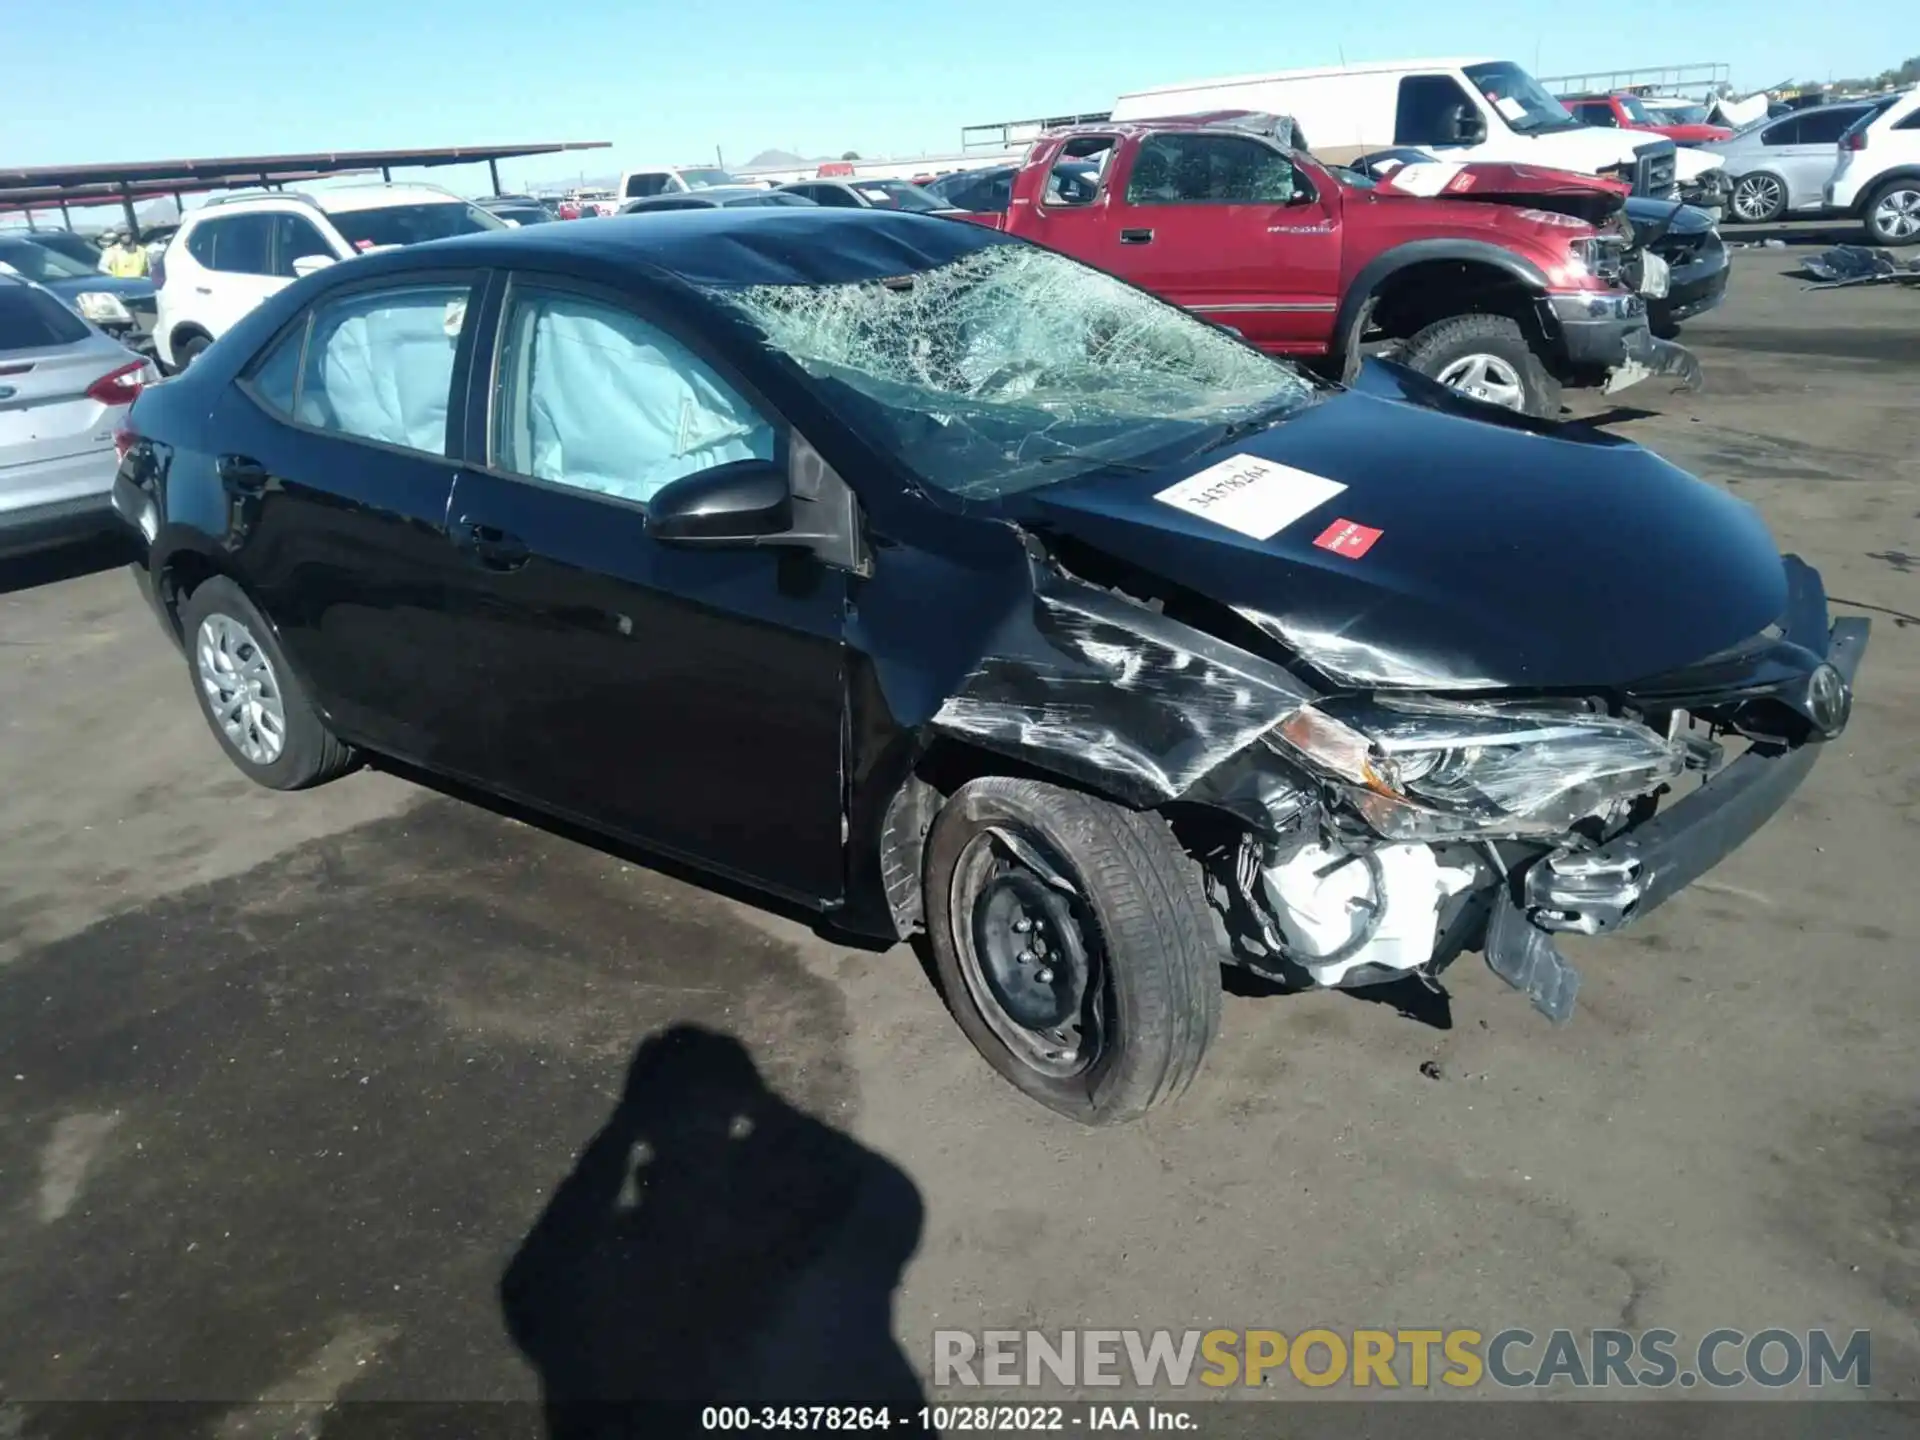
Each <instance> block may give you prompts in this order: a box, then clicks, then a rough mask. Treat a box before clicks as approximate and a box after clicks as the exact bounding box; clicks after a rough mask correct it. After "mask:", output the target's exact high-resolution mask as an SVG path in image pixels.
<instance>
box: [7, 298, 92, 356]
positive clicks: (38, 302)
mask: <svg viewBox="0 0 1920 1440" xmlns="http://www.w3.org/2000/svg"><path fill="white" fill-rule="evenodd" d="M86 338H87V327H86V325H85V323H84V322H82V321H81V319H80V317H79V316H78V315H76V314H74V313H73V312H72V311H71V310H69V309H67V307H66V306H64V305H62V304H61V303H60V302H59V301H58V300H56V299H54V298H53V297H52V296H51V295H49V294H47V293H46V292H45V291H44V290H34V289H31V288H29V287H28V286H25V285H0V352H4V351H8V350H39V349H43V348H44V347H46V346H48V345H71V344H73V342H74V341H76V340H84V339H86Z"/></svg>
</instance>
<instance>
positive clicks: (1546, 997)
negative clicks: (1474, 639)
mask: <svg viewBox="0 0 1920 1440" xmlns="http://www.w3.org/2000/svg"><path fill="white" fill-rule="evenodd" d="M1784 564H1785V566H1786V577H1787V591H1788V594H1789V604H1788V608H1787V612H1786V614H1785V615H1783V617H1782V623H1781V624H1776V625H1774V626H1770V627H1768V629H1767V630H1766V631H1764V632H1762V633H1760V634H1758V635H1755V636H1754V637H1753V638H1752V639H1751V640H1750V641H1749V642H1747V643H1745V644H1743V645H1741V646H1738V647H1735V648H1734V649H1732V650H1729V651H1727V652H1724V653H1722V654H1719V655H1715V656H1712V657H1710V658H1709V659H1707V660H1706V661H1703V662H1701V663H1699V664H1696V665H1693V666H1689V667H1687V668H1686V669H1685V670H1683V671H1681V672H1678V673H1675V674H1672V675H1669V676H1665V677H1661V678H1659V679H1656V680H1653V681H1650V682H1647V683H1646V684H1644V685H1640V686H1637V687H1635V688H1634V689H1633V690H1631V691H1620V690H1613V691H1612V692H1611V693H1609V692H1608V691H1602V690H1596V691H1595V692H1594V693H1591V694H1586V695H1569V694H1566V693H1555V694H1537V695H1525V694H1518V695H1516V694H1514V693H1512V690H1511V687H1510V686H1508V685H1507V683H1506V682H1504V681H1502V680H1500V679H1498V678H1494V677H1486V676H1475V675H1472V674H1470V673H1462V672H1461V671H1460V670H1459V668H1458V667H1449V666H1445V665H1437V664H1436V662H1435V658H1434V657H1433V656H1421V655H1412V654H1397V653H1395V652H1393V651H1392V650H1390V649H1387V648H1384V647H1380V646H1375V645H1370V644H1367V643H1364V642H1361V641H1358V640H1355V639H1352V638H1342V637H1339V636H1335V635H1329V634H1325V633H1319V632H1316V631H1315V630H1313V629H1312V628H1311V627H1310V626H1306V625H1302V624H1298V623H1292V622H1289V621H1288V620H1286V619H1283V618H1279V617H1274V616H1270V615H1267V614H1265V613H1262V612H1260V611H1256V610H1253V609H1251V608H1249V607H1224V606H1222V605H1220V604H1219V603H1217V602H1215V601H1212V600H1209V599H1206V598H1204V597H1201V596H1199V595H1197V594H1194V593H1192V592H1189V591H1186V590H1184V589H1182V588H1181V587H1179V586H1177V585H1173V584H1170V583H1165V582H1161V581H1159V580H1157V579H1156V578H1155V577H1153V576H1151V575H1148V574H1145V573H1143V572H1139V571H1135V570H1133V569H1132V568H1131V567H1129V566H1125V565H1122V564H1118V563H1116V562H1114V561H1112V560H1111V559H1110V558H1109V557H1106V556H1103V555H1100V554H1098V553H1097V552H1092V551H1089V550H1086V549H1084V548H1082V547H1080V546H1078V545H1076V544H1075V543H1074V542H1072V541H1070V540H1066V539H1064V538H1058V537H1056V538H1055V539H1054V541H1053V542H1052V543H1051V544H1049V545H1047V546H1045V548H1044V549H1043V548H1041V547H1040V546H1038V545H1036V547H1035V552H1034V554H1033V568H1034V581H1035V600H1036V612H1035V613H1036V618H1037V622H1038V623H1037V625H1036V629H1037V630H1038V631H1039V633H1040V635H1041V636H1043V637H1044V638H1045V640H1046V642H1047V648H1048V649H1049V650H1050V651H1051V652H1052V653H1051V654H1048V655H1044V656H1043V655H1042V654H1040V653H1037V652H1036V651H1035V650H1034V649H1033V648H1032V647H1031V645H1026V646H1022V647H1016V646H1014V645H1007V646H1005V647H1004V648H1003V649H1001V650H999V652H998V653H993V654H990V655H989V656H988V657H987V659H986V660H985V661H984V662H983V663H982V664H981V665H980V666H979V667H978V668H977V669H976V670H975V671H974V673H973V674H972V676H970V677H969V679H968V681H967V683H966V684H965V685H963V686H962V687H961V689H960V690H959V691H958V692H957V693H956V694H955V695H954V696H952V697H951V698H950V699H949V700H948V702H947V703H946V704H945V705H944V706H943V707H942V709H941V710H940V713H939V714H938V715H937V716H936V717H935V718H934V722H933V723H934V726H935V727H936V728H938V729H944V730H947V731H950V732H952V733H955V734H962V735H966V736H968V737H969V738H971V739H973V740H974V741H976V742H977V743H983V744H986V745H988V746H990V747H992V748H997V749H1002V750H1005V751H1008V752H1009V753H1025V754H1028V755H1033V754H1036V753H1044V754H1047V755H1048V756H1049V758H1050V760H1051V761H1052V763H1054V764H1056V765H1058V766H1059V767H1060V768H1064V769H1068V770H1070V771H1072V770H1076V769H1077V770H1079V771H1081V772H1082V773H1084V774H1085V775H1086V777H1087V778H1088V779H1089V780H1091V781H1097V782H1102V783H1104V785H1106V786H1108V787H1111V786H1113V785H1115V784H1116V783H1117V784H1118V785H1119V786H1120V787H1121V788H1122V789H1123V790H1125V791H1126V792H1127V794H1128V798H1129V799H1130V801H1132V802H1133V803H1136V804H1139V805H1141V806H1143V807H1146V806H1155V807H1160V808H1164V809H1165V810H1166V811H1167V813H1169V814H1170V815H1172V816H1174V817H1175V819H1176V827H1177V828H1179V829H1181V830H1182V832H1183V835H1185V836H1187V837H1190V839H1189V845H1190V849H1191V852H1192V853H1193V854H1194V855H1195V856H1196V857H1197V858H1198V859H1199V860H1200V861H1201V863H1202V864H1203V866H1204V868H1205V872H1206V880H1207V887H1208V893H1209V896H1210V898H1211V899H1212V901H1213V903H1214V905H1215V907H1216V909H1217V910H1218V912H1219V914H1220V916H1221V918H1222V921H1223V922H1224V925H1225V928H1226V931H1227V935H1228V938H1229V942H1230V946H1231V954H1230V956H1229V957H1228V958H1229V959H1230V961H1231V962H1232V963H1235V964H1237V965H1240V966H1243V967H1245V968H1246V969H1249V970H1251V971H1253V972H1255V973H1257V974H1259V975H1261V976H1263V977H1265V978H1267V979H1269V980H1272V981H1276V982H1279V983H1281V984H1283V985H1286V986H1289V987H1292V988H1352V987H1358V986H1368V985H1376V984H1381V983H1384V982H1387V981H1391V980H1395V979H1400V978H1403V977H1407V976H1418V977H1422V978H1425V979H1428V980H1431V979H1432V978H1433V977H1435V976H1437V975H1438V973H1439V972H1440V971H1441V970H1443V969H1444V968H1445V967H1446V966H1447V965H1449V964H1451V963H1452V962H1453V961H1454V960H1455V959H1457V958H1458V957H1459V956H1460V955H1461V954H1462V953H1463V952H1464V951H1466V950H1469V949H1476V948H1477V949H1480V950H1482V951H1483V952H1484V953H1485V955H1486V958H1487V960H1488V963H1489V965H1490V966H1491V967H1492V968H1493V969H1494V970H1495V971H1496V973H1499V974H1500V975H1501V976H1502V978H1503V979H1506V980H1507V981H1508V982H1509V983H1510V984H1513V985H1514V986H1515V987H1516V988H1518V989H1521V990H1523V991H1524V992H1525V993H1527V995H1528V996H1529V998H1530V999H1531V1000H1532V1001H1533V1003H1534V1005H1535V1007H1536V1008H1538V1009H1540V1010H1541V1011H1542V1012H1543V1013H1545V1014H1546V1015H1547V1016H1548V1017H1549V1018H1551V1019H1552V1020H1554V1021H1556V1022H1561V1021H1565V1020H1566V1019H1568V1018H1569V1017H1570V1015H1571V1013H1572V1009H1573V1004H1574V998H1575V995H1576V993H1577V989H1578V976H1577V974H1576V972H1575V971H1574V970H1573V968H1572V966H1571V965H1570V964H1568V963H1567V961H1566V960H1565V958H1564V957H1563V956H1561V955H1560V954H1559V952H1558V950H1557V949H1556V948H1555V946H1554V944H1553V938H1552V937H1553V936H1554V935H1556V934H1560V933H1575V934H1582V935H1601V934H1606V933H1609V932H1611V931H1613V930H1615V929H1618V928H1619V927H1620V926H1622V925H1624V924H1626V923H1628V922H1629V921H1631V920H1632V919H1634V918H1635V917H1636V916H1637V915H1638V914H1639V913H1640V912H1641V911H1642V910H1643V909H1647V908H1651V906H1652V905H1653V904H1655V903H1658V901H1659V900H1660V899H1663V898H1665V896H1666V895H1667V894H1670V893H1672V890H1674V889H1678V888H1679V887H1680V886H1681V885H1684V884H1685V883H1688V881H1690V880H1691V879H1692V878H1693V875H1694V874H1697V873H1699V870H1701V869H1705V868H1707V866H1709V865H1711V864H1712V863H1713V861H1714V860H1717V859H1718V858H1720V857H1719V854H1714V855H1712V856H1711V857H1709V858H1706V859H1705V860H1704V863H1702V864H1701V865H1699V867H1698V868H1697V869H1695V870H1694V871H1693V872H1692V873H1690V874H1687V875H1685V876H1684V877H1682V878H1680V879H1678V880H1677V881H1675V880H1674V878H1673V876H1672V875H1671V874H1668V873H1665V872H1664V871H1663V872H1662V873H1660V874H1656V870H1659V869H1660V864H1661V863H1662V862H1656V861H1654V860H1653V859H1652V857H1650V856H1649V857H1643V856H1641V855H1640V854H1638V853H1636V849H1637V846H1638V843H1639V842H1638V841H1637V839H1636V838H1635V837H1636V835H1637V834H1638V833H1639V831H1640V828H1641V827H1642V826H1644V825H1646V824H1647V822H1649V821H1650V820H1651V819H1652V817H1654V816H1655V814H1656V813H1663V814H1664V813H1666V810H1665V809H1664V808H1663V806H1662V801H1663V799H1666V798H1668V797H1671V796H1675V795H1677V793H1678V792H1679V791H1681V790H1683V789H1689V788H1691V789H1698V788H1700V787H1701V785H1702V784H1703V783H1704V784H1705V785H1707V786H1711V785H1712V784H1713V782H1714V780H1715V777H1717V776H1719V775H1720V774H1721V773H1722V772H1723V771H1724V770H1725V769H1726V768H1727V766H1728V765H1729V763H1730V762H1731V761H1732V760H1733V758H1734V755H1735V751H1736V750H1738V751H1740V752H1741V753H1752V754H1756V755H1759V756H1762V757H1764V756H1768V755H1773V754H1776V753H1786V750H1787V748H1788V747H1796V746H1797V747H1805V746H1806V745H1807V744H1808V743H1809V742H1816V741H1818V740H1820V739H1823V738H1825V737H1827V736H1830V735H1833V734H1837V733H1838V732H1839V730H1840V729H1841V728H1843V727H1844V725H1845V723H1846V719H1847V710H1848V706H1849V703H1850V697H1851V689H1850V673H1849V674H1842V673H1841V672H1840V671H1839V670H1837V669H1836V668H1835V666H1834V664H1832V663H1829V662H1828V660H1826V659H1825V658H1824V656H1825V654H1826V649H1825V646H1826V631H1825V614H1826V610H1825V596H1824V591H1823V590H1822V589H1821V587H1820V583H1819V578H1818V576H1817V575H1816V574H1815V573H1814V572H1813V571H1812V570H1811V569H1810V568H1808V567H1807V566H1805V565H1804V564H1802V563H1801V562H1800V561H1798V560H1797V559H1794V558H1793V557H1786V559H1785V561H1784ZM1070 567H1071V568H1070ZM1849 624H1854V625H1858V624H1859V622H1841V626H1842V627H1845V626H1847V625H1849ZM1789 626H1791V627H1792V628H1793V631H1794V633H1793V634H1792V635H1790V634H1789V633H1788V628H1787V627H1789ZM1809 626H1816V627H1817V628H1818V630H1819V636H1818V643H1819V646H1820V649H1819V650H1818V651H1817V652H1815V651H1811V650H1809V649H1808V648H1807V646H1806V645H1804V644H1802V643H1801V641H1802V640H1803V639H1805V638H1806V635H1807V629H1808V627H1809ZM1864 634H1865V632H1864V627H1862V628H1861V629H1860V631H1859V634H1858V641H1859V644H1860V645H1862V646H1863V645H1864ZM1229 635H1230V636H1231V637H1232V640H1231V641H1229V640H1227V639H1226V638H1224V637H1225V636H1229ZM1243 647H1244V648H1243ZM1016 648H1021V649H1024V651H1025V653H1018V654H1017V653H1014V652H1015V650H1016ZM1853 658H1854V659H1855V660H1857V654H1855V656H1854V657H1853ZM1416 685H1426V686H1432V687H1434V688H1432V689H1418V690H1416V689H1413V688H1410V687H1413V686H1416ZM1441 686H1444V693H1442V692H1441V691H1440V689H1439V687H1441ZM1096 687H1097V689H1096ZM1099 692H1106V694H1107V696H1109V697H1110V698H1102V699H1100V700H1097V701H1096V699H1095V696H1096V694H1097V693H1099ZM1765 813H1770V812H1763V813H1761V814H1759V815H1758V817H1757V818H1756V820H1755V822H1754V823H1755V824H1756V825H1757V824H1758V823H1759V821H1760V820H1764V818H1765ZM1226 817H1231V823H1229V824H1227V825H1225V826H1224V827H1223V826H1222V825H1221V824H1220V823H1219V822H1220V821H1221V820H1222V819H1223V818H1226ZM1738 838H1744V833H1743V834H1742V835H1740V836H1739V837H1738ZM1735 843H1738V842H1737V839H1736V841H1735Z"/></svg>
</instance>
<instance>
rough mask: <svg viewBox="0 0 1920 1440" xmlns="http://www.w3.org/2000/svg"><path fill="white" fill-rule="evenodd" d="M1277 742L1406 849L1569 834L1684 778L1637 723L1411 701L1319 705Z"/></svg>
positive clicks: (1680, 765) (1663, 746)
mask: <svg viewBox="0 0 1920 1440" xmlns="http://www.w3.org/2000/svg"><path fill="white" fill-rule="evenodd" d="M1273 741H1274V744H1275V745H1276V747H1277V748H1279V749H1280V750H1281V751H1282V752H1283V753H1287V754H1289V755H1291V756H1293V757H1295V758H1298V759H1301V760H1304V761H1305V762H1306V764H1307V765H1308V766H1309V767H1310V768H1312V769H1314V770H1315V771H1317V772H1319V773H1320V774H1322V775H1324V776H1326V777H1328V778H1329V779H1332V780H1335V781H1338V782H1344V789H1345V793H1346V795H1347V798H1348V799H1349V800H1350V801H1351V802H1352V803H1353V806H1354V808H1355V809H1356V810H1358V811H1359V812H1360V814H1361V816H1362V817H1363V818H1364V819H1365V820H1366V821H1367V823H1368V824H1369V825H1371V826H1372V827H1373V828H1374V829H1375V830H1377V831H1378V832H1379V833H1380V834H1382V835H1384V836H1386V837H1387V838H1389V839H1395V840H1432V839H1441V838H1446V837H1464V836H1508V835H1543V836H1545V835H1559V834H1564V833H1565V832H1566V831H1567V830H1569V829H1571V828H1572V827H1573V826H1574V825H1575V824H1576V823H1577V822H1579V821H1580V820H1582V819H1585V818H1586V817H1587V816H1590V815H1594V814H1598V813H1601V812H1603V811H1605V810H1607V809H1608V808H1610V807H1611V806H1613V805H1614V804H1616V803H1617V802H1619V801H1622V800H1627V799H1631V798H1633V797H1634V796H1637V795H1642V794H1645V793H1646V792H1647V791H1649V790H1651V789H1653V788H1654V787H1655V786H1658V785H1661V784H1664V783H1666V782H1667V781H1670V780H1672V779H1674V778H1675V777H1676V776H1678V775H1679V774H1680V773H1681V771H1682V770H1684V769H1685V760H1684V758H1683V756H1682V755H1681V753H1680V752H1679V751H1678V750H1677V749H1676V748H1675V747H1673V746H1670V745H1669V744H1667V742H1666V741H1664V740H1663V739H1661V737H1660V736H1659V735H1657V734H1655V733H1654V732H1653V731H1652V730H1649V729H1648V728H1647V727H1646V726H1644V725H1636V724H1634V723H1633V722H1631V721H1628V720H1615V719H1612V718H1610V717H1608V716H1604V715H1588V714H1584V713H1578V712H1568V713H1565V714H1554V713H1548V712H1544V711H1516V710H1503V709H1496V708H1494V707H1492V706H1486V705H1469V704H1457V703H1453V702H1449V701H1438V700H1420V699H1414V698H1411V697H1397V698H1394V699H1379V700H1371V701H1338V700H1336V701H1327V702H1323V703H1321V704H1319V705H1309V706H1306V707H1304V708H1302V709H1301V710H1299V711H1297V712H1296V713H1295V714H1294V715H1292V716H1290V717H1289V718H1288V719H1287V720H1285V721H1283V722H1282V723H1281V724H1280V725H1279V726H1278V727H1277V729H1276V730H1275V731H1274V732H1273Z"/></svg>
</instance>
